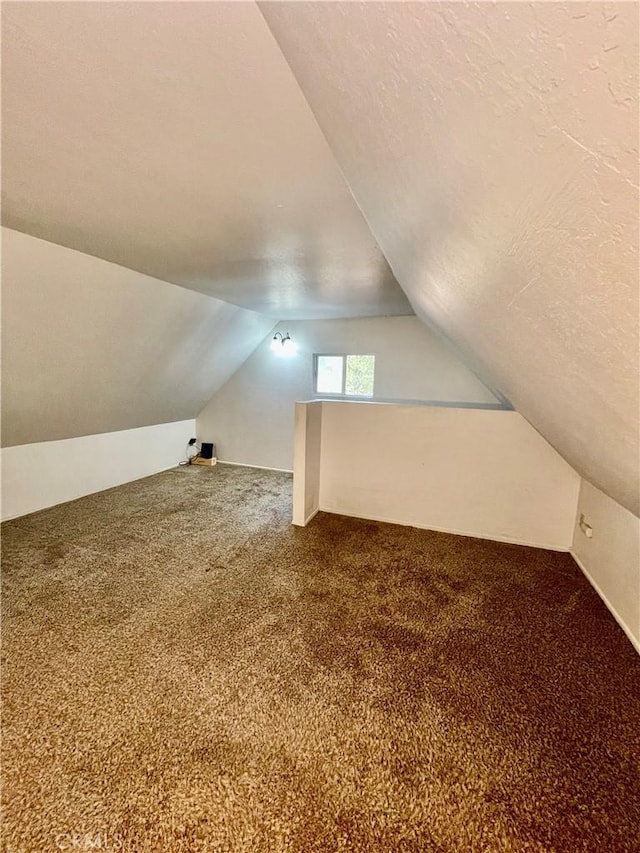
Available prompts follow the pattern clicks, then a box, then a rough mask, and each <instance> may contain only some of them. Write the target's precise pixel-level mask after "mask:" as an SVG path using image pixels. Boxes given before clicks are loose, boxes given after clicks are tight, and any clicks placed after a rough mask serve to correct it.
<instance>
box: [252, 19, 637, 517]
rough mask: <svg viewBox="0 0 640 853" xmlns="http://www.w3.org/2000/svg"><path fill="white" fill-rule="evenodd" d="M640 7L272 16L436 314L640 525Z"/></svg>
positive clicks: (410, 284) (370, 215)
mask: <svg viewBox="0 0 640 853" xmlns="http://www.w3.org/2000/svg"><path fill="white" fill-rule="evenodd" d="M638 8H639V7H638V4H636V3H622V4H615V3H613V4H610V3H607V4H601V3H586V4H583V3H574V2H568V3H530V4H524V3H478V4H467V3H464V4H463V3H390V4H382V3H364V4H361V3H304V2H302V3H265V4H262V5H261V10H262V12H263V14H264V16H265V19H266V20H267V22H268V23H269V26H270V27H271V30H272V32H273V33H274V35H275V36H276V38H277V39H278V42H279V44H280V46H281V48H282V51H283V53H284V55H285V56H286V58H287V60H288V62H289V64H290V66H291V68H292V70H293V72H294V74H295V76H296V78H297V80H298V82H299V84H300V86H301V88H302V90H303V91H304V93H305V95H306V97H307V100H308V102H309V104H310V106H311V108H312V110H313V111H314V114H315V116H316V118H317V119H318V122H319V124H320V126H321V128H322V130H323V131H324V133H325V136H326V138H327V140H328V142H329V144H330V145H331V148H332V150H333V153H334V154H335V156H336V159H337V160H338V163H339V164H340V167H341V169H342V171H343V173H344V175H345V177H346V179H347V181H348V183H349V186H350V187H351V190H352V192H353V194H354V196H355V198H356V200H357V202H358V205H359V206H360V208H361V210H362V211H363V213H364V215H365V216H366V218H367V221H368V223H369V225H370V227H371V230H372V232H373V234H374V236H375V238H376V240H377V241H378V244H379V245H380V247H381V248H382V250H383V252H384V253H385V255H386V257H387V259H388V261H389V263H390V265H391V267H392V269H393V271H394V273H395V275H396V277H397V279H398V281H399V282H400V284H401V285H402V287H403V288H404V290H405V292H406V293H407V295H408V296H409V298H410V300H411V302H412V305H413V307H414V308H415V309H416V312H417V313H418V315H419V316H421V317H422V318H423V319H425V320H428V321H429V322H433V323H435V324H436V325H437V326H439V327H440V328H441V329H442V330H443V331H444V332H445V333H446V334H447V335H448V336H449V337H450V338H451V339H452V340H453V341H454V342H455V343H456V344H458V346H459V347H460V348H461V349H462V350H464V351H465V352H467V353H471V354H472V356H473V360H474V361H475V364H476V366H477V367H478V368H479V369H480V370H481V373H482V375H485V376H486V375H488V376H489V377H491V379H492V380H493V383H494V384H495V385H497V387H499V388H500V389H501V391H502V392H504V393H505V394H506V395H507V397H508V398H509V399H510V400H511V402H512V403H513V404H514V405H515V407H516V408H517V409H518V410H519V411H520V412H521V413H522V414H523V415H524V416H525V417H526V418H527V419H528V420H529V421H530V422H531V423H532V424H533V425H534V426H535V427H536V428H537V429H538V430H539V431H540V432H541V433H542V434H543V435H544V436H545V438H547V440H549V441H550V442H551V443H552V444H553V445H554V446H555V447H556V448H557V449H558V450H559V451H560V453H561V454H562V455H563V456H564V457H565V458H566V459H567V460H568V461H569V462H570V463H571V464H572V465H573V466H574V467H575V468H576V469H577V470H578V471H579V472H580V473H582V474H583V476H585V477H586V478H587V479H589V480H591V481H592V482H593V483H594V484H595V485H597V486H599V487H600V488H601V489H603V490H604V491H605V492H607V493H608V494H610V495H611V496H612V497H614V498H615V499H617V500H618V501H619V502H620V503H622V504H623V505H624V506H626V507H628V508H629V509H630V510H632V511H633V512H634V513H636V515H637V514H639V503H640V501H639V493H638V492H639V490H638V473H639V464H638V420H639V408H638V254H637V243H638V150H637V149H638V145H637V143H638V108H637V91H638V81H637V70H638Z"/></svg>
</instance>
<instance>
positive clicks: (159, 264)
mask: <svg viewBox="0 0 640 853" xmlns="http://www.w3.org/2000/svg"><path fill="white" fill-rule="evenodd" d="M2 13H3V64H2V90H3V91H2V95H3V98H2V106H3V140H2V142H3V146H2V155H3V198H2V201H3V206H2V213H3V224H5V225H7V226H8V227H10V228H13V229H16V230H19V231H24V232H27V233H29V234H32V235H34V236H36V237H41V238H43V239H46V240H48V241H51V242H54V243H59V244H61V245H64V246H68V247H71V248H75V249H79V250H80V251H82V252H85V253H88V254H91V255H95V256H97V257H100V258H105V259H107V260H111V261H114V262H116V263H118V264H121V265H123V266H125V267H128V268H130V269H133V270H138V271H141V272H144V273H147V274H148V275H151V276H154V277H155V278H158V279H163V280H165V281H169V282H173V283H174V284H180V285H183V286H184V287H188V288H191V289H193V290H197V291H201V292H202V293H206V294H208V295H211V296H215V297H218V298H220V299H223V300H226V301H228V302H231V303H234V304H236V305H240V306H243V307H247V308H251V309H253V310H255V311H259V312H261V313H263V314H266V315H269V316H272V317H277V318H295V317H350V316H366V315H375V314H407V313H408V314H410V313H413V312H412V310H411V308H410V306H409V304H408V302H407V300H406V297H405V295H404V293H403V292H402V290H401V289H400V288H399V286H398V284H397V283H396V281H395V280H394V278H393V275H392V274H391V272H390V270H389V267H388V265H387V263H386V261H385V259H384V256H383V255H382V253H381V252H380V250H379V248H378V246H377V245H376V243H375V240H374V239H373V238H372V236H371V233H370V231H369V229H368V227H367V225H366V223H365V221H364V219H363V217H362V214H361V213H360V211H359V210H358V207H357V205H356V204H355V202H354V200H353V198H352V196H351V194H350V193H349V190H348V188H347V186H346V183H345V181H344V179H343V177H342V175H341V174H340V170H339V168H338V166H337V164H336V162H335V159H334V157H333V155H332V153H331V150H330V148H329V147H328V145H327V143H326V141H325V139H324V137H323V135H322V133H321V131H320V129H319V127H318V125H317V123H316V120H315V118H314V117H313V114H312V112H311V111H310V109H309V107H308V105H307V103H306V101H305V99H304V96H303V95H302V93H301V92H300V89H299V87H298V85H297V83H296V81H295V79H294V77H293V75H292V74H291V71H290V70H289V68H288V66H287V63H286V61H285V59H284V57H283V56H282V54H281V52H280V50H279V48H278V45H277V43H276V42H275V40H274V38H273V36H272V35H271V33H270V31H269V29H268V27H267V25H266V24H265V21H264V19H263V17H262V16H261V14H260V12H259V10H258V8H257V6H256V5H255V4H254V3H207V2H205V3H153V2H152V3H130V2H114V3H111V2H108V3H101V2H97V3H88V2H84V3H64V2H56V3H46V2H44V3H37V2H27V3H25V2H19V3H13V2H5V3H3V4H2Z"/></svg>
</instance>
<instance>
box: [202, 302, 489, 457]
mask: <svg viewBox="0 0 640 853" xmlns="http://www.w3.org/2000/svg"><path fill="white" fill-rule="evenodd" d="M278 329H279V330H280V331H282V332H287V331H288V332H290V334H291V337H292V339H293V341H294V343H295V344H296V346H297V353H296V355H295V356H293V357H291V358H282V357H278V356H275V355H274V354H273V353H272V352H271V349H270V343H271V337H272V335H271V334H269V335H268V336H267V337H266V338H265V340H264V341H263V342H262V344H261V345H260V346H259V347H257V349H256V350H255V351H254V352H253V354H252V355H251V356H250V357H249V358H248V359H247V361H246V362H245V363H244V364H243V365H242V367H240V369H239V370H238V371H237V372H236V373H235V374H234V375H233V376H232V377H231V378H230V379H229V381H228V382H227V383H226V384H225V385H224V386H223V387H222V388H220V390H219V391H218V392H217V393H216V395H215V396H214V397H213V399H212V400H211V402H210V403H209V404H208V405H207V406H206V408H205V409H204V410H203V411H202V412H201V413H200V415H199V416H198V437H199V438H200V439H201V440H203V441H214V442H215V443H216V445H217V448H218V456H219V458H220V459H222V460H224V461H228V462H240V463H244V464H252V465H261V466H265V467H271V468H284V469H287V470H291V468H292V465H293V431H294V430H293V427H294V404H295V402H296V401H297V400H308V399H310V398H311V397H313V353H317V352H320V353H331V352H336V353H344V352H347V353H349V352H351V353H367V354H372V355H375V357H376V374H375V396H376V397H377V398H383V399H385V398H390V399H397V400H434V401H443V402H469V403H482V404H496V403H497V399H496V397H495V396H494V395H493V394H492V393H491V392H490V391H489V390H488V389H487V388H486V387H485V386H484V385H483V384H482V383H481V382H480V380H479V379H477V378H476V376H475V375H474V374H473V373H472V372H471V371H470V370H469V369H468V368H467V367H466V366H465V365H464V364H463V363H462V362H461V361H460V359H459V357H458V356H457V355H456V353H455V352H453V350H451V349H450V348H449V347H448V346H447V345H446V344H445V343H444V342H443V341H442V340H441V339H440V338H438V337H437V336H436V335H435V334H434V333H433V332H431V331H430V330H429V329H428V328H427V327H426V326H425V325H424V324H423V323H421V322H420V321H419V320H418V319H417V318H416V317H375V318H366V319H354V320H316V321H298V322H288V323H281V324H280V325H279V326H278Z"/></svg>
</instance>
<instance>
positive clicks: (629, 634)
mask: <svg viewBox="0 0 640 853" xmlns="http://www.w3.org/2000/svg"><path fill="white" fill-rule="evenodd" d="M569 553H570V554H571V556H572V557H573V559H574V560H575V561H576V564H577V566H578V568H579V569H580V571H581V572H582V574H583V575H584V576H585V578H586V579H587V580H588V581H589V583H590V584H591V586H592V587H593V588H594V589H595V591H596V592H597V593H598V595H599V596H600V598H601V599H602V601H603V603H604V604H605V606H606V608H607V610H608V611H609V613H610V614H611V615H612V616H613V618H614V619H615V620H616V622H617V623H618V625H619V626H620V627H621V628H622V630H623V631H624V633H625V634H626V635H627V638H628V640H629V641H630V642H631V645H632V646H633V647H634V649H635V650H636V651H637V652H638V654H640V640H638V638H636V637H634V635H633V632H632V631H631V629H630V628H629V627H628V625H627V624H626V623H625V622H624V621H623V620H622V619H621V618H620V616H619V615H618V614H617V613H616V610H615V608H614V607H613V605H612V604H611V602H610V601H609V599H608V598H607V596H606V595H605V594H604V592H603V591H602V589H601V588H600V587H599V586H598V584H597V583H596V582H595V581H594V579H593V578H592V576H591V575H590V574H589V572H588V571H587V569H586V568H585V566H584V564H583V563H582V562H581V561H580V559H579V558H578V556H577V555H576V554H574V552H573V551H570V552H569Z"/></svg>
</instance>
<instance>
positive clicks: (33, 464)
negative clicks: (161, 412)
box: [0, 419, 195, 521]
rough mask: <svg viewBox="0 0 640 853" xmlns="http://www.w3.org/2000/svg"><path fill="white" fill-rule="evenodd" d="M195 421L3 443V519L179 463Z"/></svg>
mask: <svg viewBox="0 0 640 853" xmlns="http://www.w3.org/2000/svg"><path fill="white" fill-rule="evenodd" d="M194 434H195V421H194V420H193V419H190V420H186V421H176V422H174V423H167V424H154V425H152V426H146V427H135V428H133V429H128V430H118V431H117V432H107V433H99V434H98V435H83V436H77V437H75V438H64V439H57V440H55V441H43V442H38V443H36V444H22V445H15V446H11V447H4V448H2V453H1V454H0V456H1V459H2V519H3V521H4V520H7V521H8V520H9V519H13V518H20V517H22V516H24V515H29V514H31V513H32V512H38V511H40V510H42V509H48V508H49V507H52V506H57V505H58V504H63V503H68V502H69V501H74V500H77V499H78V498H82V497H84V496H85V495H92V494H95V493H96V492H102V491H104V490H105V489H111V488H113V487H114V486H121V485H123V484H124V483H130V482H133V481H134V480H140V479H142V478H143V477H149V476H151V475H152V474H158V473H159V472H160V471H166V470H168V469H170V468H173V467H174V466H176V465H177V464H178V461H179V460H180V458H183V457H184V453H185V448H186V446H187V441H188V440H189V436H191V435H194Z"/></svg>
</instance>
